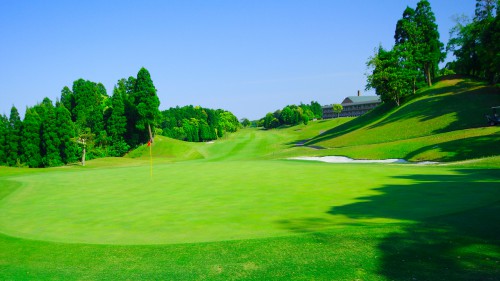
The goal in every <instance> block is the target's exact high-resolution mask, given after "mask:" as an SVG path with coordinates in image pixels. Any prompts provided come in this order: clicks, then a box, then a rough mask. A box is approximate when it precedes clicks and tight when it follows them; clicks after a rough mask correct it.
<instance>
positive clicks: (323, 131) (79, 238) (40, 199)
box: [0, 84, 500, 280]
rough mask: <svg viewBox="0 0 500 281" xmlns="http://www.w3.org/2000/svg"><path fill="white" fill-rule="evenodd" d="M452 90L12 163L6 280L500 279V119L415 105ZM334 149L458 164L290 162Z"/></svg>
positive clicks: (3, 247) (0, 187)
mask: <svg viewBox="0 0 500 281" xmlns="http://www.w3.org/2000/svg"><path fill="white" fill-rule="evenodd" d="M454 85H455V84H454ZM443 87H444V88H445V87H448V86H447V85H444V86H443V85H442V84H441V85H440V84H437V86H436V89H435V90H436V91H438V90H439V91H440V92H439V94H438V93H437V92H433V93H426V94H425V95H423V96H422V97H421V98H418V99H415V100H414V101H412V102H409V103H408V104H406V105H405V106H402V107H401V108H397V109H394V110H390V111H387V112H384V113H381V112H379V111H377V110H375V111H373V112H371V113H369V115H368V116H364V117H360V118H357V119H352V118H340V119H334V120H320V121H314V122H311V123H310V124H308V125H307V126H305V125H299V126H294V127H288V128H280V129H276V130H269V131H266V130H262V129H259V128H246V129H241V130H240V131H238V132H237V133H234V134H231V135H228V136H227V137H225V138H224V139H220V140H217V141H215V142H213V143H186V142H182V141H178V140H173V139H169V138H165V137H161V136H157V137H156V139H155V143H154V144H153V146H152V156H153V157H152V160H151V159H150V158H149V147H147V146H146V145H144V146H142V147H140V148H138V149H137V150H135V151H133V152H131V153H129V154H128V155H127V156H126V157H123V158H103V159H96V160H92V161H88V162H87V165H86V166H84V167H82V166H79V165H74V166H66V167H59V168H50V169H27V168H7V167H0V214H1V215H0V233H1V234H0V279H3V280H109V279H113V280H205V279H209V280H238V279H244V280H290V279H293V280H499V279H498V278H499V276H500V156H498V155H500V152H499V150H498V149H499V148H498V141H499V140H500V138H499V134H500V129H499V128H498V127H488V128H485V127H484V126H480V125H479V124H480V123H479V122H481V121H480V120H479V119H474V120H472V121H470V122H469V121H468V122H469V123H467V124H466V125H462V124H464V123H463V122H459V121H461V120H460V119H461V118H462V117H461V116H459V115H453V114H447V113H446V112H442V111H439V112H438V111H437V110H435V112H437V113H436V114H440V115H441V116H445V117H443V118H442V119H439V120H438V119H436V118H435V117H431V116H430V114H431V113H432V112H433V111H432V109H429V110H428V111H426V113H425V114H427V115H426V116H422V115H418V114H414V115H411V116H409V115H408V114H409V113H408V112H410V111H411V109H412V107H413V109H415V108H417V109H418V108H423V107H424V105H423V103H425V106H429V104H435V103H432V102H429V99H430V100H431V101H433V99H438V103H437V105H436V106H442V104H441V103H445V102H446V101H441V100H446V99H447V98H448V96H450V98H451V99H448V100H447V101H448V102H449V103H448V104H455V103H452V102H451V103H450V100H451V101H453V100H454V99H456V96H454V95H453V94H452V93H451V92H447V91H446V90H443ZM450 87H458V86H453V85H452V86H450ZM449 90H450V91H452V90H454V88H449ZM471 91H476V92H474V93H471V92H468V91H463V90H461V91H460V92H459V94H458V93H457V95H460V94H461V95H471V97H472V98H475V99H476V100H477V101H479V102H481V101H484V103H485V104H486V103H487V97H488V95H491V94H490V93H489V92H487V91H484V93H483V92H481V91H482V90H481V89H480V88H477V87H476V88H474V89H473V90H471ZM474 95H475V96H474ZM493 99H495V100H498V96H494V97H493ZM463 106H464V107H465V106H467V105H463ZM468 106H470V104H469V105H468ZM480 106H481V104H480V105H478V107H480ZM408 107H409V108H408ZM457 108H459V107H458V105H457V106H453V107H451V108H450V107H448V109H449V110H450V111H457V110H458V109H457ZM468 110H469V111H468V112H471V109H470V108H469V109H468ZM472 112H473V111H472ZM478 112H479V111H478ZM446 116H448V117H446ZM420 119H425V120H420ZM388 120H389V121H388ZM419 120H420V121H419ZM419 122H423V123H424V126H423V127H422V128H421V127H419V126H418V124H419ZM474 122H477V123H474ZM349 124H350V125H349ZM408 124H412V126H414V129H413V130H406V131H404V132H407V133H406V135H404V136H402V135H401V134H400V133H401V132H402V129H401V128H407V126H409V125H408ZM349 126H352V127H357V129H352V128H351V127H349ZM433 126H434V127H433ZM349 128H351V129H349ZM360 136H365V137H363V138H360ZM397 136H399V137H397ZM478 147H484V148H485V149H483V150H481V149H478ZM323 155H344V156H350V157H354V158H363V159H384V158H405V159H407V160H414V161H417V160H433V161H439V162H443V163H442V164H437V165H426V166H422V165H417V164H334V163H320V162H310V161H299V160H290V159H289V158H291V157H296V156H323ZM450 161H453V162H450Z"/></svg>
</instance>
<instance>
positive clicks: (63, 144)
mask: <svg viewBox="0 0 500 281" xmlns="http://www.w3.org/2000/svg"><path fill="white" fill-rule="evenodd" d="M56 126H57V128H58V130H57V137H58V139H59V141H60V143H59V155H60V157H61V161H62V162H63V163H64V164H68V163H73V162H76V161H78V154H79V153H78V145H77V144H76V142H75V127H74V124H73V122H72V121H71V113H70V112H69V110H68V109H67V108H66V107H65V106H64V105H63V104H62V103H60V102H57V103H56Z"/></svg>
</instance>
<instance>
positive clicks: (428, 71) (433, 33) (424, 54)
mask: <svg viewBox="0 0 500 281" xmlns="http://www.w3.org/2000/svg"><path fill="white" fill-rule="evenodd" d="M415 23H416V28H417V30H418V33H417V34H418V35H417V43H416V45H415V48H417V50H416V52H415V59H416V61H417V62H418V63H419V64H420V66H421V67H422V70H423V73H424V76H425V80H426V81H427V84H428V85H429V86H431V85H432V79H433V78H434V76H435V75H436V73H437V70H438V64H439V62H441V61H443V60H444V58H445V55H446V54H445V53H444V52H443V47H444V45H443V43H441V41H439V32H438V26H437V24H436V17H435V16H434V12H432V9H431V5H430V3H429V1H427V0H420V1H419V2H418V3H417V8H416V9H415Z"/></svg>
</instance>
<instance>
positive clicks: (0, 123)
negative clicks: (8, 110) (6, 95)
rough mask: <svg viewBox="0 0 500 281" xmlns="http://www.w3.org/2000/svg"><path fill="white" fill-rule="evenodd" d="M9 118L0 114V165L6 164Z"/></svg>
mask: <svg viewBox="0 0 500 281" xmlns="http://www.w3.org/2000/svg"><path fill="white" fill-rule="evenodd" d="M8 127H9V119H7V116H5V115H0V165H6V164H7V133H8Z"/></svg>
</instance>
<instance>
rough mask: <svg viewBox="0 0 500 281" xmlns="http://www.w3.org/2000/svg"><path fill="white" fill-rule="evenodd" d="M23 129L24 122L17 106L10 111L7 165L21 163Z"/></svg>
mask: <svg viewBox="0 0 500 281" xmlns="http://www.w3.org/2000/svg"><path fill="white" fill-rule="evenodd" d="M21 127H22V121H21V117H20V116H19V111H17V108H16V107H15V106H12V108H11V110H10V117H9V126H8V131H7V132H8V133H7V163H8V164H9V166H15V165H16V164H17V162H18V160H19V161H20V155H21V153H22V151H21Z"/></svg>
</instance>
